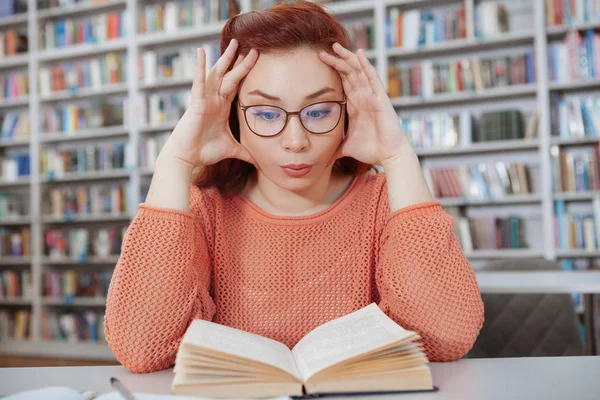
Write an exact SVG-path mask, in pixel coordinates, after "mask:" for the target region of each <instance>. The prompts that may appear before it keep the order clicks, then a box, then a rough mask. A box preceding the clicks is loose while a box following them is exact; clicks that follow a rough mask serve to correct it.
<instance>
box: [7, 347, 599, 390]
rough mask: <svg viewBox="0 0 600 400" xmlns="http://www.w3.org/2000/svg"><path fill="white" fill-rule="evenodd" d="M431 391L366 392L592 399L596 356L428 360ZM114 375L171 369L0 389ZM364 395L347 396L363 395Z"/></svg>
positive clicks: (145, 378) (162, 382)
mask: <svg viewBox="0 0 600 400" xmlns="http://www.w3.org/2000/svg"><path fill="white" fill-rule="evenodd" d="M431 368H432V373H433V379H434V384H435V385H436V386H438V387H439V389H440V390H439V392H437V393H419V394H405V395H378V396H369V399H370V400H371V399H373V400H390V399H393V398H394V399H397V400H450V399H452V400H518V399H524V400H525V399H527V400H530V399H544V400H554V399H556V400H559V399H560V400H564V399H570V400H598V399H600V356H595V357H548V358H533V357H532V358H500V359H469V360H467V359H463V360H459V361H455V362H450V363H432V364H431ZM111 376H117V377H119V378H120V379H121V380H122V381H123V382H124V383H125V385H126V386H127V387H129V388H130V389H132V391H134V392H148V393H163V394H166V393H168V392H169V387H170V384H171V380H172V379H173V373H172V370H164V371H160V372H156V373H152V374H133V373H131V372H129V371H127V370H126V369H125V368H123V367H117V366H115V367H112V366H111V367H51V368H4V369H0V394H11V393H14V392H17V391H21V390H27V389H35V388H39V387H44V386H49V385H65V386H69V387H71V388H73V389H77V390H82V391H84V390H95V391H99V392H101V393H104V392H108V391H111V387H110V384H109V379H110V377H111ZM365 398H366V396H357V397H354V396H353V397H348V399H355V400H363V399H365Z"/></svg>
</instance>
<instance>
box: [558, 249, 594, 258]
mask: <svg viewBox="0 0 600 400" xmlns="http://www.w3.org/2000/svg"><path fill="white" fill-rule="evenodd" d="M556 257H558V258H596V257H600V251H598V250H592V251H590V250H585V249H568V250H556Z"/></svg>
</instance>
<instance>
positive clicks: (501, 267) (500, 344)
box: [465, 259, 585, 358]
mask: <svg viewBox="0 0 600 400" xmlns="http://www.w3.org/2000/svg"><path fill="white" fill-rule="evenodd" d="M483 269H484V270H489V271H522V270H528V271H529V270H560V266H559V264H558V263H556V262H554V261H549V260H540V259H524V260H502V261H492V262H490V263H488V264H487V265H485V266H484V268H483ZM482 299H483V303H484V307H485V321H484V323H483V327H482V329H481V332H480V334H479V337H478V338H477V340H476V341H475V344H474V345H473V348H472V349H471V350H470V351H469V353H468V354H467V355H466V356H465V358H494V357H543V356H546V357H549V356H576V355H584V354H585V344H584V342H583V338H582V334H581V329H580V324H579V318H578V316H577V313H576V312H575V309H574V307H573V301H572V298H571V295H570V294H566V293H565V294H557V293H552V294H486V293H483V294H482Z"/></svg>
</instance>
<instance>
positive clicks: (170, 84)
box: [139, 78, 193, 90]
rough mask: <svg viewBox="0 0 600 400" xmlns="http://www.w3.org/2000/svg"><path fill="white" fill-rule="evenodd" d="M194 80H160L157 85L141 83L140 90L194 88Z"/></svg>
mask: <svg viewBox="0 0 600 400" xmlns="http://www.w3.org/2000/svg"><path fill="white" fill-rule="evenodd" d="M192 82H193V79H192V78H171V79H164V78H163V79H162V80H158V81H157V82H155V83H140V84H139V88H140V90H151V89H169V88H175V87H179V86H190V88H191V86H192Z"/></svg>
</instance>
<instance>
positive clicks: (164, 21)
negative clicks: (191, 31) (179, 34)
mask: <svg viewBox="0 0 600 400" xmlns="http://www.w3.org/2000/svg"><path fill="white" fill-rule="evenodd" d="M239 13H240V5H239V2H238V1H237V0H191V1H185V2H182V1H173V0H169V1H166V2H162V3H154V4H152V3H149V4H148V3H147V4H144V6H143V7H142V8H141V10H140V13H139V16H138V18H139V22H138V25H139V30H138V32H139V33H152V32H175V31H177V30H181V29H185V28H190V27H196V26H200V25H204V24H211V23H216V22H220V21H225V20H227V19H228V18H229V17H230V16H233V15H237V14H239Z"/></svg>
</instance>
